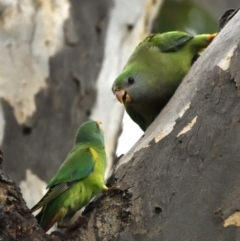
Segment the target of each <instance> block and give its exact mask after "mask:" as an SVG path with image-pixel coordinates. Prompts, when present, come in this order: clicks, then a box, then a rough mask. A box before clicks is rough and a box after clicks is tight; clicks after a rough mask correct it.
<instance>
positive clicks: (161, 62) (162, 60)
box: [112, 31, 217, 131]
mask: <svg viewBox="0 0 240 241" xmlns="http://www.w3.org/2000/svg"><path fill="white" fill-rule="evenodd" d="M216 35H217V34H216V33H214V34H201V35H196V36H195V37H193V36H190V35H189V34H187V33H185V32H178V31H174V32H166V33H162V34H152V35H150V36H148V37H146V38H145V39H144V40H143V42H141V43H140V44H139V45H138V46H137V47H136V49H135V51H134V52H133V54H132V55H131V56H130V58H129V60H128V62H127V64H126V65H125V67H124V69H123V71H122V73H121V74H120V75H119V76H118V77H117V78H116V80H115V81H114V83H113V86H112V91H113V93H114V94H115V95H116V97H117V99H118V101H120V102H121V103H122V104H124V106H125V109H126V111H127V113H128V115H129V116H130V117H131V119H132V120H133V121H134V122H135V123H137V124H138V125H139V126H140V128H141V129H142V130H143V131H145V130H146V129H147V128H148V126H149V125H150V124H151V123H152V122H153V120H154V119H155V118H156V116H157V115H158V114H159V113H160V111H161V110H162V109H163V107H164V106H165V105H166V104H167V102H168V101H169V100H170V98H171V97H172V95H173V94H174V92H175V91H176V89H177V87H178V85H179V84H180V82H181V81H182V79H183V77H184V76H185V75H186V73H187V72H188V70H189V69H190V67H191V65H192V64H193V62H194V61H195V60H196V59H197V58H198V57H199V53H200V52H201V51H202V50H203V49H204V48H206V47H207V46H208V45H209V44H210V43H211V41H212V40H213V39H214V38H215V36H216Z"/></svg>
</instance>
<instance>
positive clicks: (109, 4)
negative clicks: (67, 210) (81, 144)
mask: <svg viewBox="0 0 240 241" xmlns="http://www.w3.org/2000/svg"><path fill="white" fill-rule="evenodd" d="M237 7H239V1H237V0H220V1H216V0H202V1H197V0H165V1H163V0H131V1H128V0H101V1H98V0H62V1H59V0H0V97H1V103H0V146H1V150H2V151H3V157H4V162H3V167H4V170H5V171H6V172H7V174H8V175H10V177H11V178H12V179H13V180H14V181H15V182H17V183H18V184H19V185H20V187H21V189H22V192H23V195H24V198H25V200H26V202H27V204H28V206H29V207H32V206H33V205H34V204H35V203H36V202H37V201H38V200H39V199H40V197H41V196H42V195H43V193H44V189H45V186H46V182H48V181H49V180H50V179H51V177H52V176H53V175H54V174H55V173H56V171H57V169H58V167H59V166H60V164H61V163H62V162H63V161H64V159H65V157H66V155H67V154H68V152H69V150H70V149H71V147H72V145H73V141H74V136H75V133H76V130H77V128H78V127H79V126H80V124H82V123H83V122H85V121H87V120H89V119H95V120H101V121H102V122H103V129H104V131H105V140H106V150H107V155H108V162H109V166H108V172H107V174H106V177H107V176H108V174H109V172H110V170H111V168H112V165H113V162H114V160H116V159H117V156H119V155H121V154H125V153H126V152H127V151H128V150H130V148H131V147H132V146H133V145H134V144H135V143H136V141H137V140H138V139H139V138H140V137H141V135H142V134H143V133H142V131H141V130H140V129H139V128H138V126H137V125H136V124H134V123H133V122H132V121H131V120H130V119H129V117H128V116H127V115H125V114H124V109H123V106H122V105H121V104H120V103H118V102H117V100H116V99H115V96H114V95H113V94H112V92H111V85H112V83H113V81H114V79H115V78H116V77H117V75H118V74H119V73H120V72H121V69H122V68H123V66H124V64H125V63H126V61H127V59H128V57H129V56H130V54H131V53H132V52H133V50H134V48H135V47H136V45H137V44H138V43H139V42H140V41H141V40H142V39H143V38H144V37H145V36H146V35H148V34H149V33H151V32H154V33H158V32H166V31H172V30H182V31H186V32H188V33H190V34H198V33H207V32H211V33H212V32H216V31H218V21H217V20H218V18H219V17H220V16H221V15H222V13H223V12H224V11H225V10H227V9H229V8H237Z"/></svg>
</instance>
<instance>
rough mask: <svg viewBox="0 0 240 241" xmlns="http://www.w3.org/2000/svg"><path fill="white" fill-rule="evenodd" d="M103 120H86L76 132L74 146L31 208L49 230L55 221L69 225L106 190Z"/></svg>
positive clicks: (60, 224) (62, 226)
mask: <svg viewBox="0 0 240 241" xmlns="http://www.w3.org/2000/svg"><path fill="white" fill-rule="evenodd" d="M100 124H101V122H100V121H87V122H85V123H83V124H82V125H81V126H80V127H79V129H78V131H77V134H76V138H75V145H74V147H73V148H72V150H71V151H70V153H69V154H68V156H67V158H66V160H65V161H64V162H63V163H62V165H61V166H60V168H59V169H58V171H57V173H56V175H55V176H54V177H53V178H52V179H51V181H50V182H49V183H48V185H47V188H49V190H48V192H47V193H46V195H45V196H44V197H43V198H42V199H41V200H40V201H39V202H38V203H37V204H36V205H35V206H34V207H33V208H32V209H31V211H32V212H34V211H36V210H37V209H39V208H42V210H41V211H40V212H39V213H38V214H37V215H36V219H37V220H38V223H39V224H40V225H41V226H42V228H43V229H44V230H45V231H46V232H47V231H48V230H49V229H50V228H51V227H52V226H53V225H54V223H56V222H58V227H59V228H66V227H67V225H66V222H67V221H68V220H69V219H70V218H72V216H73V215H74V214H75V212H77V211H78V210H79V209H81V208H82V207H83V206H85V205H86V204H87V203H88V202H89V201H90V200H91V199H92V198H93V196H95V195H97V194H99V193H100V192H102V191H107V189H108V188H107V187H106V186H105V184H104V173H105V169H106V153H105V146H104V136H103V131H102V129H101V128H100Z"/></svg>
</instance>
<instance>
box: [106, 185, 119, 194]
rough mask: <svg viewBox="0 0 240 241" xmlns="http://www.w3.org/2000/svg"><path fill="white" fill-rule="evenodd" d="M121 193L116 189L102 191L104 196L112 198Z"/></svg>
mask: <svg viewBox="0 0 240 241" xmlns="http://www.w3.org/2000/svg"><path fill="white" fill-rule="evenodd" d="M117 193H121V189H120V188H117V187H110V188H108V189H106V190H104V195H109V196H113V195H114V194H117Z"/></svg>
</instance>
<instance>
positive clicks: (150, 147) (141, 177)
mask: <svg viewBox="0 0 240 241" xmlns="http://www.w3.org/2000/svg"><path fill="white" fill-rule="evenodd" d="M239 28H240V13H239V12H238V13H237V14H236V16H235V17H234V18H233V19H232V20H231V21H230V22H229V23H228V24H227V25H226V26H225V27H224V29H223V30H222V31H221V32H220V33H219V35H218V36H217V37H216V39H215V40H214V41H213V43H212V44H211V45H210V46H209V47H208V48H207V50H206V51H205V52H204V53H203V55H202V56H201V57H200V58H199V59H198V60H197V61H196V63H195V64H194V65H193V67H192V68H191V70H190V72H189V73H188V75H187V76H186V77H185V78H184V81H183V83H182V84H181V85H180V87H179V88H178V90H177V91H176V93H175V95H174V97H173V98H172V99H171V101H170V102H169V104H168V105H167V106H166V107H165V108H164V110H163V111H162V112H161V114H160V115H159V116H158V118H157V119H156V120H155V121H154V123H153V124H152V125H151V126H150V127H149V128H148V130H147V131H146V133H145V134H144V136H143V137H142V138H141V139H140V140H139V141H138V142H137V143H136V144H135V146H134V147H133V148H132V149H131V150H130V151H129V153H127V154H126V155H125V156H123V157H122V158H121V160H120V161H119V163H118V164H117V166H116V167H115V170H114V172H113V175H112V176H111V178H110V180H109V183H108V186H110V187H115V188H118V189H117V190H113V191H111V192H110V193H109V194H107V195H103V196H102V197H100V198H99V199H98V200H97V201H96V202H94V203H92V204H91V205H89V206H88V208H87V210H86V211H85V216H86V217H87V219H88V226H87V227H84V226H80V227H79V228H78V229H77V230H76V231H73V232H71V233H66V234H60V233H58V232H55V233H53V234H51V235H50V236H48V235H45V234H44V233H43V231H42V229H41V228H40V227H39V226H38V225H37V223H36V220H35V219H34V218H33V216H32V215H31V214H30V211H29V210H28V209H27V208H26V205H25V203H24V201H23V199H22V197H21V194H20V191H19V189H18V188H17V187H16V184H15V183H13V182H12V181H11V180H10V179H9V178H8V177H6V175H5V173H4V172H3V171H2V169H1V173H0V180H1V182H0V189H1V190H0V193H1V194H2V195H0V207H1V208H0V217H1V220H4V221H3V222H1V225H0V237H3V240H16V239H18V240H28V238H29V240H91V241H94V240H111V241H112V240H120V241H121V240H128V241H131V240H138V241H141V240H151V241H154V240H156V241H158V240H162V241H175V240H178V241H186V240H198V241H213V240H218V241H223V240H224V241H229V240H236V241H237V240H240V231H239V228H238V227H239V226H240V219H239V216H240V215H239V212H238V210H239V209H240V189H239V188H238V184H239V181H240V176H239V171H240V161H239V160H240V149H239V147H238V143H239V142H240V124H239V123H240V114H239V109H240V100H239V83H240V76H239V61H240V57H239V54H240V32H239ZM72 54H73V53H72ZM59 61H60V60H59ZM62 74H63V73H62ZM57 79H58V78H57ZM57 79H56V80H57ZM66 88H67V87H66ZM62 91H63V90H62ZM49 98H50V97H49ZM46 103H49V102H46ZM46 103H45V105H46ZM50 103H51V102H50ZM4 108H9V107H4ZM42 109H43V111H44V108H42ZM6 113H7V112H6ZM9 113H10V112H9ZM58 114H59V113H58ZM62 118H64V117H62ZM12 119H14V118H12ZM42 121H44V120H42ZM47 124H49V123H47ZM6 125H7V123H6ZM38 125H40V122H39V124H38ZM61 127H62V128H65V129H64V130H66V129H67V127H66V126H64V127H63V126H60V125H59V127H58V128H61ZM49 128H50V127H49ZM23 130H24V129H23ZM27 130H28V129H27ZM25 131H26V130H25ZM61 131H63V130H61ZM27 132H28V131H27ZM32 132H33V131H32ZM9 133H11V132H10V130H9ZM45 133H48V132H47V131H46V132H45ZM31 134H33V133H31ZM39 134H40V133H39ZM42 135H44V133H42ZM45 135H46V134H45ZM27 136H28V135H27ZM12 138H15V137H12ZM35 138H36V137H35ZM46 139H48V138H46ZM53 139H54V138H53ZM21 140H22V139H21ZM56 140H57V137H55V141H56ZM19 141H20V140H19ZM33 141H34V139H32V142H33ZM46 141H48V140H46ZM52 141H54V140H52ZM48 142H49V145H50V144H51V143H50V141H48ZM64 144H65V141H64ZM36 145H37V143H36ZM43 147H44V146H42V148H43ZM56 147H57V146H55V148H56ZM13 148H15V146H12V147H11V149H10V150H13ZM16 148H17V147H16ZM43 151H44V150H43ZM24 153H25V151H23V152H22V153H19V156H16V158H17V160H20V161H21V160H22V159H21V158H22V157H21V154H23V155H24ZM49 153H51V152H48V153H45V154H44V153H42V155H47V157H48V156H49V158H50V157H51V155H50V154H49ZM37 158H40V157H37ZM45 158H46V157H45ZM42 159H43V156H42V157H41V158H40V159H39V162H40V163H39V165H43V164H41V160H42ZM6 160H7V159H6ZM61 161H62V159H61ZM45 170H46V167H45Z"/></svg>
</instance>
